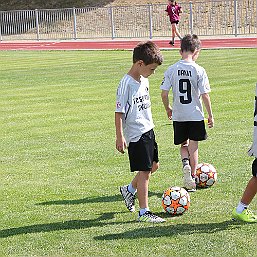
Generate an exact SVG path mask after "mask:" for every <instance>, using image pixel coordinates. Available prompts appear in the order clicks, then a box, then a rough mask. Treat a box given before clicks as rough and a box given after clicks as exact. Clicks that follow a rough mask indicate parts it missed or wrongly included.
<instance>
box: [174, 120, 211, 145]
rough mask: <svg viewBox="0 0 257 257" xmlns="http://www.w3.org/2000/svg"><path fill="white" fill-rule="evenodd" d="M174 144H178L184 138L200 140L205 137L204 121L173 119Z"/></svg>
mask: <svg viewBox="0 0 257 257" xmlns="http://www.w3.org/2000/svg"><path fill="white" fill-rule="evenodd" d="M173 128H174V144H175V145H179V144H182V143H183V142H185V141H186V140H188V139H190V140H194V141H202V140H205V139H206V138H207V133H206V129H205V125H204V121H203V120H201V121H173Z"/></svg>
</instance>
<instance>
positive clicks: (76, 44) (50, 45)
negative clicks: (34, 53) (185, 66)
mask: <svg viewBox="0 0 257 257" xmlns="http://www.w3.org/2000/svg"><path fill="white" fill-rule="evenodd" d="M140 41H141V40H117V41H116V40H109V41H42V42H41V41H26V42H19V41H18V42H15V41H12V42H4V41H1V42H0V50H131V49H133V48H134V47H135V45H136V44H137V43H138V42H140ZM153 41H154V42H155V43H156V44H157V45H158V46H159V48H160V49H174V48H175V49H178V48H179V43H178V41H177V42H176V43H175V46H174V47H173V46H170V45H169V44H168V43H169V40H164V39H161V40H157V39H156V40H153ZM201 41H202V48H203V49H218V48H257V38H256V37H254V38H222V39H202V40H201Z"/></svg>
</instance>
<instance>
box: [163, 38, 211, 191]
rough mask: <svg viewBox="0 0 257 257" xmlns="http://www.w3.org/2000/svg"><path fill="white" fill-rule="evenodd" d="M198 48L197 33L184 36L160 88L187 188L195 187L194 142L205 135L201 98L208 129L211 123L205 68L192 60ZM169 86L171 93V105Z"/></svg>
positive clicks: (193, 189) (195, 151)
mask: <svg viewBox="0 0 257 257" xmlns="http://www.w3.org/2000/svg"><path fill="white" fill-rule="evenodd" d="M200 47H201V42H200V40H199V39H198V37H197V35H186V36H184V37H183V39H182V40H181V49H180V54H181V56H182V60H180V61H178V62H177V63H175V64H174V65H171V66H170V67H169V68H168V69H167V71H166V72H165V74H164V80H163V82H162V84H161V87H160V88H161V89H162V93H161V97H162V102H163V105H164V107H165V110H166V112H167V116H168V118H169V119H170V120H173V128H174V144H175V145H180V154H181V160H182V164H183V173H184V186H185V188H186V189H187V190H188V191H195V190H196V184H195V179H194V177H195V173H196V167H197V164H198V141H201V140H205V139H206V138H207V133H206V130H205V124H204V112H203V107H202V101H203V102H204V105H205V108H206V111H207V113H208V126H209V128H211V127H213V125H214V118H213V114H212V108H211V101H210V96H209V92H210V91H211V90H210V85H209V80H208V76H207V74H206V71H205V69H204V68H203V67H201V66H199V65H198V64H196V63H195V60H196V59H197V58H198V56H199V52H200ZM170 89H172V95H173V101H172V108H171V105H170V101H169V91H170Z"/></svg>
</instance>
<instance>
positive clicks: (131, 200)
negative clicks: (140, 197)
mask: <svg viewBox="0 0 257 257" xmlns="http://www.w3.org/2000/svg"><path fill="white" fill-rule="evenodd" d="M120 193H121V195H122V197H123V199H124V202H125V205H126V207H127V209H128V210H129V211H130V212H134V211H135V195H133V194H132V193H130V192H129V191H128V186H121V187H120Z"/></svg>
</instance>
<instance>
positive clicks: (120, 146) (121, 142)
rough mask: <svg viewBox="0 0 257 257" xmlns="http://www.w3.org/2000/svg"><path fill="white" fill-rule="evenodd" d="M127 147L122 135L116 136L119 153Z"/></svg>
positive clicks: (123, 151)
mask: <svg viewBox="0 0 257 257" xmlns="http://www.w3.org/2000/svg"><path fill="white" fill-rule="evenodd" d="M126 148H127V144H126V141H125V139H124V137H122V138H117V139H116V149H117V150H118V151H119V152H120V153H125V149H126Z"/></svg>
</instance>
